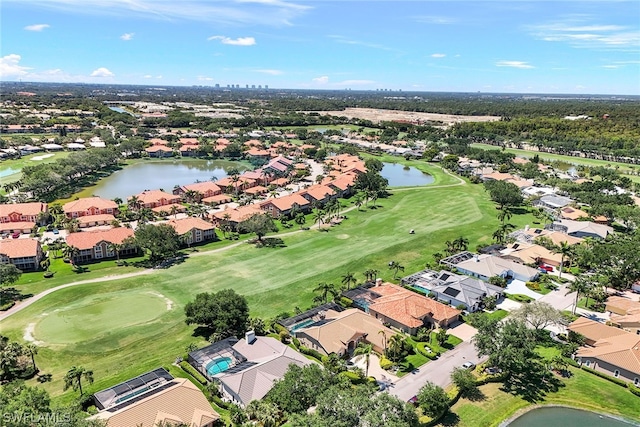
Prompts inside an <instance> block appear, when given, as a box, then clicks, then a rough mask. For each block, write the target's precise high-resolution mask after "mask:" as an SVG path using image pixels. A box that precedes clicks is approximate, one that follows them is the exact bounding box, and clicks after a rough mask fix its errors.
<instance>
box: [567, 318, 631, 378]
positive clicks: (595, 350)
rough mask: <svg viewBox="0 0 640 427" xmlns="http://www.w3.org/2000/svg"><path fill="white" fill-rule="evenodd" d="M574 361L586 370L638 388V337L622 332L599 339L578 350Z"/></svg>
mask: <svg viewBox="0 0 640 427" xmlns="http://www.w3.org/2000/svg"><path fill="white" fill-rule="evenodd" d="M605 327H607V328H609V326H605ZM611 329H617V328H611ZM618 330H619V331H622V330H621V329H618ZM576 360H577V361H578V363H580V364H583V365H585V366H586V367H588V368H591V369H595V370H596V371H598V372H601V373H603V374H606V375H610V376H612V377H614V378H618V379H620V380H623V381H627V382H629V383H632V384H633V385H635V386H640V336H639V335H636V334H632V333H629V332H626V331H622V333H621V334H618V335H613V336H609V337H607V338H601V339H599V340H597V341H596V342H595V343H593V344H592V345H591V346H589V347H582V348H580V349H578V351H577V352H576Z"/></svg>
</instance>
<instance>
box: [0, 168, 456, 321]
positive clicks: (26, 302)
mask: <svg viewBox="0 0 640 427" xmlns="http://www.w3.org/2000/svg"><path fill="white" fill-rule="evenodd" d="M442 170H443V171H444V172H445V173H447V174H448V175H450V176H453V177H455V178H457V179H458V182H456V183H454V184H443V185H436V186H429V185H425V186H419V187H405V188H397V189H392V191H404V190H414V189H422V190H429V189H432V188H444V187H455V186H458V185H465V184H466V182H465V181H464V180H463V179H462V178H460V177H458V176H456V175H453V174H452V173H450V172H449V171H447V170H446V169H444V168H443V169H442ZM354 209H358V207H356V206H351V207H349V208H347V209H345V210H343V211H342V212H341V213H347V212H350V211H352V210H354ZM309 228H310V229H317V228H318V224H314V225H312V226H311V227H309ZM303 231H306V230H294V231H287V232H284V233H278V234H274V235H273V237H284V236H290V235H292V234H297V233H301V232H303ZM246 243H247V241H246V240H243V241H241V242H237V243H233V244H231V245H229V246H225V247H222V248H217V249H211V250H208V251H203V252H195V253H191V254H189V256H188V257H187V258H189V257H196V256H204V255H210V254H213V253H218V252H223V251H228V250H230V249H233V248H237V247H238V246H242V245H244V244H246ZM156 270H157V269H154V268H147V269H145V270H142V271H134V272H132V273H125V274H113V275H109V276H103V277H96V278H94V279H87V280H79V281H77V282H71V283H66V284H64V285H59V286H56V287H53V288H51V289H47V290H46V291H42V292H40V293H39V294H36V295H34V296H32V297H30V298H27V299H25V300H22V301H17V302H16V304H15V305H14V306H13V307H11V308H10V309H9V310H7V311H4V312H0V322H1V321H3V320H4V319H6V318H8V317H10V316H12V315H14V314H16V313H18V312H19V311H21V310H24V309H25V308H27V307H29V306H30V305H31V304H33V303H35V302H37V301H39V300H41V299H42V298H44V297H46V296H47V295H50V294H52V293H54V292H57V291H59V290H62V289H66V288H70V287H72V286H80V285H87V284H90V283H100V282H108V281H111V280H120V279H129V278H131V277H138V276H143V275H146V274H151V273H153V272H154V271H156Z"/></svg>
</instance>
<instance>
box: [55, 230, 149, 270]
mask: <svg viewBox="0 0 640 427" xmlns="http://www.w3.org/2000/svg"><path fill="white" fill-rule="evenodd" d="M130 237H133V230H132V229H130V228H125V227H118V228H111V229H108V230H96V231H81V232H78V233H71V234H69V235H68V236H67V238H66V241H67V245H69V246H73V247H75V248H77V249H78V250H79V252H78V254H77V255H76V256H75V257H74V259H75V261H76V262H87V261H94V260H100V259H103V258H115V257H116V253H115V252H114V251H113V250H112V249H113V248H112V247H111V245H110V243H113V244H118V245H122V244H123V243H124V241H125V240H126V239H128V238H130ZM137 253H138V248H137V247H135V246H128V247H123V248H122V249H121V250H120V251H119V255H120V256H122V255H133V254H137Z"/></svg>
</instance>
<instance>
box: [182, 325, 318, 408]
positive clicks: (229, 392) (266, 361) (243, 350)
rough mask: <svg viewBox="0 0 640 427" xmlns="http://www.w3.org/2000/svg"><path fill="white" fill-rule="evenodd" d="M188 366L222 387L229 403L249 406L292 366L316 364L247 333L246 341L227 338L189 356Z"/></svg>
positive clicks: (272, 342) (269, 341) (265, 339)
mask: <svg viewBox="0 0 640 427" xmlns="http://www.w3.org/2000/svg"><path fill="white" fill-rule="evenodd" d="M188 361H189V363H190V364H191V365H192V366H193V367H194V368H196V369H197V370H198V371H200V373H202V375H204V376H205V377H206V378H207V379H209V380H210V381H215V382H216V383H218V384H219V388H220V392H221V393H222V395H223V398H224V399H225V400H227V401H230V402H233V403H236V404H238V405H240V406H242V407H246V405H248V404H249V403H250V402H252V401H254V400H260V399H262V398H263V397H264V396H265V395H266V394H267V393H268V392H269V390H271V388H272V387H273V385H274V383H275V382H276V381H278V380H280V379H282V378H283V377H284V374H285V373H286V372H287V370H288V369H289V366H290V365H297V366H301V367H302V366H306V365H309V364H311V363H313V362H312V361H311V360H309V359H307V358H306V357H305V356H304V355H302V354H301V353H299V352H297V351H296V350H294V349H292V348H291V347H289V346H287V345H285V344H283V343H281V342H280V341H279V340H277V339H275V338H271V337H259V336H256V335H255V333H253V331H249V332H247V334H246V335H245V338H244V339H241V340H238V339H237V338H234V337H232V338H227V339H225V340H222V341H218V342H216V343H213V344H211V345H209V346H207V347H204V348H201V349H199V350H196V351H192V352H191V353H189V359H188Z"/></svg>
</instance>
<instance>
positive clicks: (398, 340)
mask: <svg viewBox="0 0 640 427" xmlns="http://www.w3.org/2000/svg"><path fill="white" fill-rule="evenodd" d="M388 346H389V347H388V348H387V353H388V356H389V358H390V359H391V360H394V361H397V360H398V359H399V357H400V355H401V354H402V349H403V348H404V338H402V336H401V335H399V334H395V335H393V336H391V338H389V343H388Z"/></svg>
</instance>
